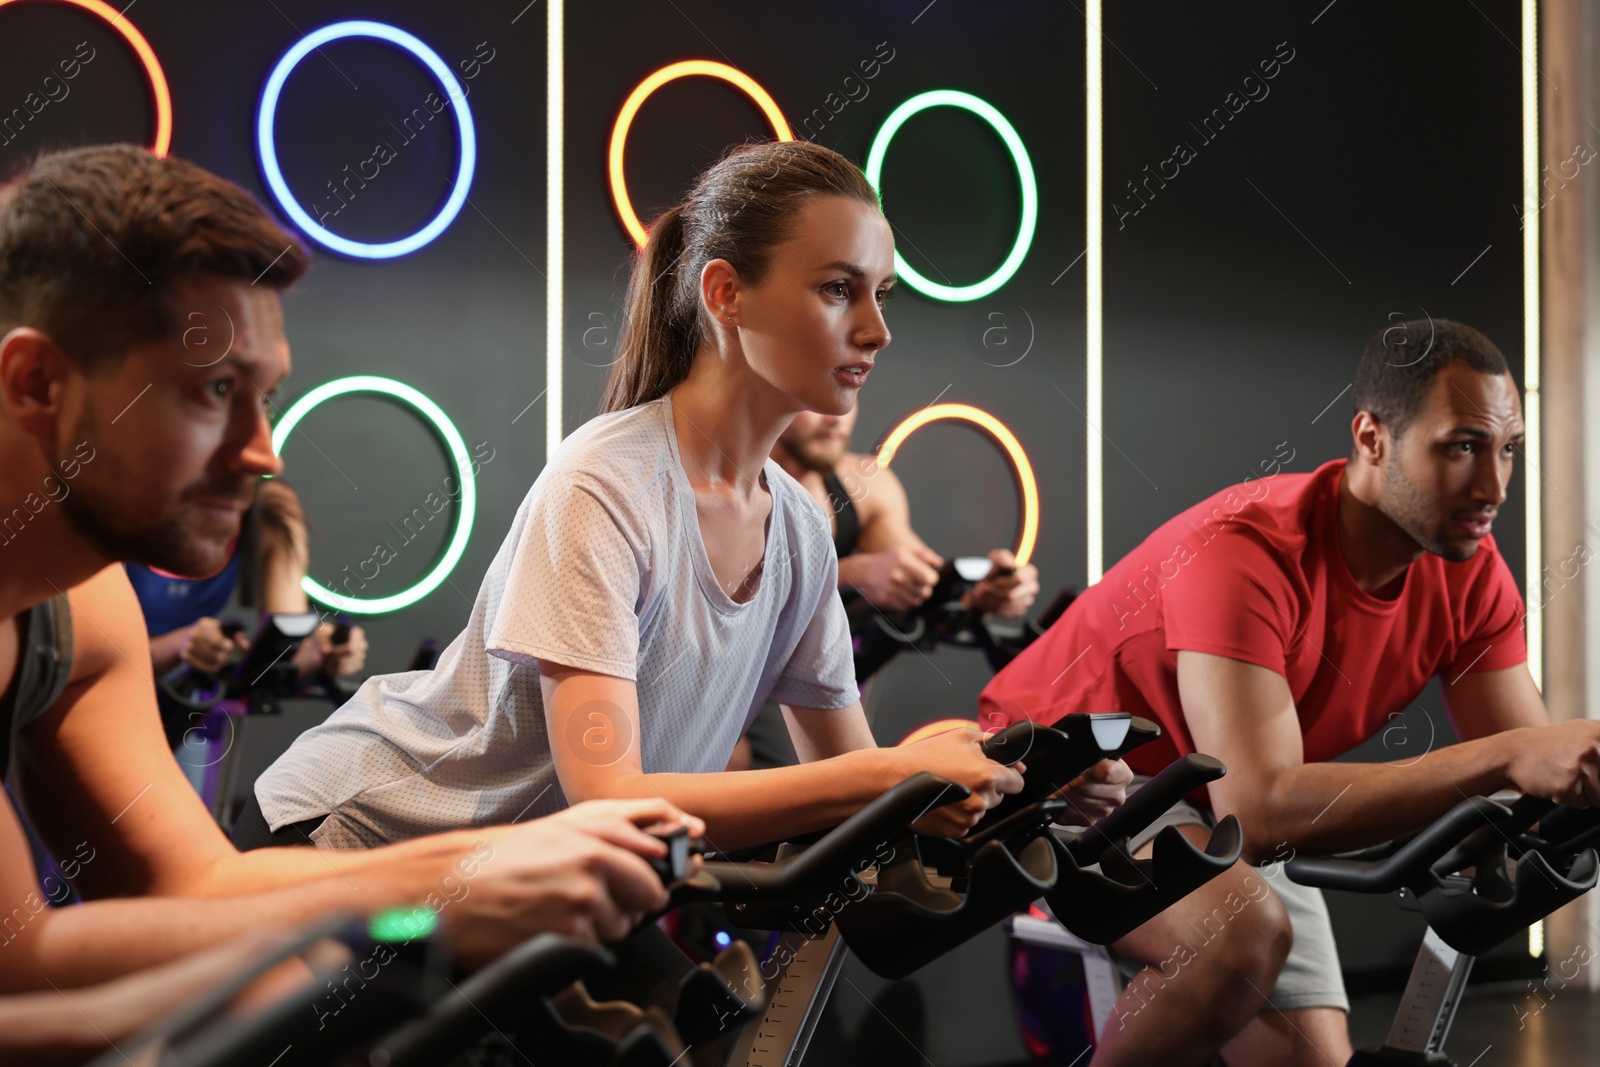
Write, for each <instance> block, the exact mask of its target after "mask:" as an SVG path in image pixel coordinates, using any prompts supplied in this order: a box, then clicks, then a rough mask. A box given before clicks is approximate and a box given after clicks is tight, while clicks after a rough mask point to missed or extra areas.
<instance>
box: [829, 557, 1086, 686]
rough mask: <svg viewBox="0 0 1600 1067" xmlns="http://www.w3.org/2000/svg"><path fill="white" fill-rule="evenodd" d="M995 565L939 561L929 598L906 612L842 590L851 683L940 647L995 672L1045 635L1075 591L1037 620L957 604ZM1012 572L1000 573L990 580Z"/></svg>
mask: <svg viewBox="0 0 1600 1067" xmlns="http://www.w3.org/2000/svg"><path fill="white" fill-rule="evenodd" d="M993 570H994V565H993V563H992V561H990V560H989V559H988V558H987V557H984V556H955V557H952V558H950V559H947V560H945V561H944V564H943V565H942V566H941V567H940V568H939V577H938V579H937V580H936V581H935V583H934V587H933V592H932V593H930V594H929V595H928V599H927V600H925V601H923V602H922V603H921V604H920V605H918V606H917V607H915V608H912V609H911V610H909V611H903V612H886V611H884V610H882V609H881V608H879V607H877V606H876V605H874V604H873V603H872V602H871V601H869V600H868V599H867V598H866V596H864V595H863V594H862V593H861V592H860V591H859V590H857V589H853V588H849V587H846V588H843V589H841V590H840V591H839V595H840V597H841V599H842V600H843V601H844V610H845V616H846V618H848V619H849V620H850V638H851V645H852V648H853V650H854V653H855V667H856V681H857V682H858V683H860V682H864V681H866V680H867V679H868V678H870V677H871V676H872V675H874V674H876V673H877V672H878V671H879V670H881V669H882V668H883V667H884V666H885V665H886V664H888V662H889V661H890V660H892V659H894V657H895V656H897V655H899V654H900V653H901V652H905V651H907V650H910V649H917V650H919V651H922V652H931V651H932V650H933V649H934V647H935V646H937V645H940V644H947V645H956V646H958V647H962V648H976V649H978V650H980V651H981V652H982V653H983V654H984V658H985V659H986V660H987V661H988V663H989V667H990V669H992V670H994V671H996V672H998V671H999V670H1000V669H1001V668H1003V667H1004V666H1005V665H1006V664H1008V663H1010V662H1011V661H1012V660H1013V659H1015V658H1016V657H1017V655H1018V654H1019V653H1021V652H1022V650H1023V649H1025V648H1027V647H1028V645H1030V644H1032V643H1033V641H1034V639H1035V638H1037V637H1038V636H1039V635H1040V634H1042V633H1044V632H1045V631H1046V630H1048V629H1049V628H1050V626H1051V624H1052V623H1054V622H1055V621H1056V620H1057V619H1059V618H1060V617H1061V615H1062V613H1063V612H1065V611H1066V610H1067V608H1068V607H1070V606H1071V605H1072V601H1073V600H1074V599H1076V597H1077V595H1078V591H1077V590H1076V589H1063V590H1061V591H1060V592H1059V593H1057V594H1056V595H1055V597H1054V598H1053V599H1052V600H1051V601H1050V603H1049V604H1048V605H1047V606H1046V607H1045V610H1044V612H1043V613H1042V614H1041V615H1039V617H1038V618H1037V619H1027V618H1024V619H1016V620H1007V619H995V618H987V617H985V613H984V612H982V611H980V610H979V609H977V608H971V607H968V606H967V605H965V604H963V603H962V602H961V598H962V597H964V596H965V595H966V594H967V593H968V592H970V591H971V590H972V587H973V586H975V585H977V584H978V583H979V582H980V581H982V580H983V579H985V578H988V577H990V576H991V572H992V571H993ZM1010 573H1012V572H1011V571H1010V570H1009V569H1004V570H1001V571H999V572H998V573H994V574H993V576H994V577H1006V576H1007V575H1008V574H1010Z"/></svg>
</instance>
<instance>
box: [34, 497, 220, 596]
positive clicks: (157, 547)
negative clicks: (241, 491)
mask: <svg viewBox="0 0 1600 1067" xmlns="http://www.w3.org/2000/svg"><path fill="white" fill-rule="evenodd" d="M61 507H62V510H63V511H64V512H65V514H66V516H67V521H68V522H70V523H72V528H73V529H74V530H76V531H77V532H78V533H79V534H80V535H81V536H82V537H83V538H84V540H86V541H88V542H89V543H90V544H91V545H93V546H94V547H95V548H96V549H97V550H98V551H99V552H100V554H101V555H103V556H106V557H107V558H109V559H113V560H118V561H124V560H125V561H128V562H132V563H142V564H144V565H145V566H147V567H155V568H158V569H160V570H164V571H167V572H168V573H170V574H181V575H184V576H185V577H190V576H204V575H207V574H212V573H214V572H215V571H216V570H217V569H218V567H219V566H220V564H221V563H224V562H226V560H221V559H219V555H220V553H221V551H222V549H223V548H224V547H225V546H219V545H217V544H216V543H215V542H206V541H201V540H199V539H197V538H194V537H192V536H190V535H189V534H188V532H187V531H186V530H185V529H184V527H183V524H182V522H180V521H179V520H177V519H173V518H168V519H152V518H151V516H150V515H149V514H148V513H147V512H142V511H141V512H138V513H129V512H128V511H125V510H124V509H123V508H121V507H120V506H119V504H118V503H117V502H116V501H114V500H110V499H106V498H104V497H103V496H102V495H101V494H99V493H98V492H97V491H96V488H95V487H94V486H91V485H81V486H78V487H77V488H76V489H74V490H73V491H72V494H71V495H70V496H68V497H67V498H66V499H65V500H63V501H62V502H61Z"/></svg>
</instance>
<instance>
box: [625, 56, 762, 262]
mask: <svg viewBox="0 0 1600 1067" xmlns="http://www.w3.org/2000/svg"><path fill="white" fill-rule="evenodd" d="M694 75H702V76H704V77H708V78H721V79H722V80H723V81H725V82H728V83H730V84H732V85H734V86H737V87H738V88H739V89H741V90H743V92H744V94H745V95H746V96H748V97H749V98H750V99H751V100H753V101H755V104H756V106H757V107H759V108H760V109H761V111H762V113H763V114H765V115H766V116H767V121H768V122H770V123H772V132H773V134H774V135H775V136H776V137H777V138H778V140H780V141H792V140H794V132H793V131H792V130H790V129H789V121H788V120H787V119H785V118H784V117H783V112H782V111H780V110H778V103H777V101H775V100H773V99H772V94H771V93H769V92H767V91H766V90H765V89H763V88H762V87H761V86H760V85H759V84H757V82H756V80H755V79H754V78H752V77H750V75H748V74H746V73H745V72H744V71H742V70H739V69H738V68H736V67H730V66H728V65H727V64H726V63H716V62H713V61H711V60H709V59H686V60H684V61H683V62H681V63H672V64H669V65H668V66H665V67H662V68H661V69H660V70H658V71H656V72H655V73H654V74H652V75H650V76H649V77H648V78H646V79H645V80H644V81H642V82H640V83H639V84H638V86H637V87H636V88H635V89H634V90H633V92H631V93H629V94H628V99H627V100H626V101H625V102H624V103H623V105H622V110H621V111H619V112H617V121H616V123H615V124H614V125H613V126H612V127H611V152H610V164H609V167H608V168H607V169H608V173H609V174H610V177H611V200H612V202H613V203H614V204H616V205H617V214H618V215H619V216H620V217H621V218H622V224H623V225H624V226H626V227H627V228H628V233H629V235H630V236H632V237H633V243H634V244H636V245H638V246H639V247H640V248H643V247H644V245H645V242H646V241H648V240H649V234H648V233H647V232H646V231H645V228H644V223H642V222H640V221H639V216H638V214H637V213H636V212H635V211H634V210H633V201H631V200H629V199H628V179H627V177H626V175H624V174H623V172H622V153H623V149H624V148H625V147H626V146H627V143H628V128H629V127H630V126H632V125H633V118H634V116H635V115H637V114H638V113H639V108H640V107H641V106H643V104H644V102H645V100H646V99H648V98H649V96H650V94H651V93H653V92H655V91H656V90H657V89H659V88H661V87H662V86H663V85H665V84H667V83H668V82H670V81H676V80H677V79H679V78H688V77H692V76H694Z"/></svg>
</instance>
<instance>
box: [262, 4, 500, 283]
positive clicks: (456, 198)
mask: <svg viewBox="0 0 1600 1067" xmlns="http://www.w3.org/2000/svg"><path fill="white" fill-rule="evenodd" d="M341 37H375V38H377V39H378V40H380V41H388V42H389V43H390V44H393V45H397V46H398V47H400V48H403V49H405V50H406V51H407V52H410V53H411V54H412V55H413V56H416V57H417V59H419V60H421V61H422V64H423V66H425V67H427V68H428V70H430V71H432V72H433V75H434V77H436V78H437V79H438V80H439V84H440V86H441V87H443V89H444V91H445V93H446V94H447V95H448V96H449V97H450V102H451V104H452V105H453V106H454V107H455V113H456V130H457V131H458V133H459V135H460V140H461V165H460V166H459V167H458V168H457V169H456V181H455V187H454V189H453V190H452V191H451V193H450V198H449V199H448V200H446V201H445V205H444V207H442V208H440V209H439V213H438V214H437V215H435V216H434V217H433V221H431V222H429V223H428V224H427V225H426V226H424V227H423V228H422V229H420V230H418V231H417V232H416V233H414V234H412V235H411V236H409V237H402V238H401V239H400V240H398V241H386V242H383V243H379V244H373V243H368V242H365V241H352V240H350V239H349V238H348V237H340V236H339V235H338V234H336V233H334V232H333V231H332V230H330V229H328V228H327V227H326V226H323V225H322V224H321V223H319V222H318V221H317V220H316V219H314V218H312V216H311V215H310V213H308V212H307V211H306V209H305V208H303V207H301V206H300V205H299V203H298V202H296V200H295V198H294V194H293V193H292V192H290V190H289V183H288V182H286V181H285V180H284V178H283V171H282V170H281V169H280V168H279V167H278V151H277V147H276V143H275V141H274V139H273V135H272V123H273V120H274V119H275V118H276V117H277V111H278V96H279V94H280V93H282V92H283V83H284V82H286V81H288V79H289V73H290V72H291V71H293V70H294V68H295V67H296V66H297V65H298V64H299V63H300V61H301V60H302V59H304V58H305V57H306V56H307V55H308V54H310V53H311V51H312V50H313V49H316V48H320V47H321V46H323V45H325V44H327V43H328V42H329V41H336V40H338V39H339V38H341ZM256 144H257V147H258V149H259V151H260V154H261V169H262V171H263V172H264V173H265V174H266V178H267V186H268V188H270V189H271V190H272V195H273V196H275V197H276V198H277V200H278V203H279V205H281V206H282V208H283V210H284V211H285V212H286V213H288V215H289V217H290V218H291V219H293V220H294V222H295V225H297V226H299V227H300V229H301V231H302V232H303V233H305V234H306V236H308V237H310V238H311V239H312V240H313V241H316V242H317V243H318V244H320V245H324V246H326V247H327V248H330V249H332V250H333V251H335V252H342V253H344V254H345V255H347V256H357V257H359V258H361V259H389V258H391V257H393V256H403V255H405V254H406V253H407V252H415V251H416V250H417V249H419V248H421V247H422V246H423V245H425V244H427V243H428V242H429V241H431V240H433V239H434V238H435V237H437V236H439V235H440V234H441V233H443V232H444V230H445V227H447V226H449V225H450V223H451V222H453V221H454V220H455V217H456V214H457V213H458V212H459V211H460V210H461V205H462V204H464V203H466V200H467V190H468V188H470V187H471V185H472V172H473V169H474V168H475V167H476V166H477V161H478V141H477V134H476V133H475V132H474V128H473V125H472V112H471V110H469V109H468V107H467V94H466V93H465V92H464V91H463V90H462V88H461V83H460V82H458V81H456V76H455V75H454V74H453V73H451V71H450V68H449V67H448V66H446V65H445V62H444V60H442V59H440V58H439V54H438V53H437V52H435V51H434V50H433V49H431V48H429V47H428V46H427V45H425V44H423V43H422V42H421V41H420V40H418V39H417V38H415V37H413V36H412V35H411V34H409V33H406V32H405V31H404V30H400V29H396V28H395V27H393V26H390V25H388V24H387V23H383V22H365V21H354V22H335V23H334V24H333V25H331V26H324V27H323V28H322V29H320V30H317V31H316V32H314V33H311V34H308V35H306V36H305V37H303V38H301V39H300V41H299V43H298V44H296V45H295V46H294V47H293V48H291V49H289V51H288V52H286V53H285V54H284V57H283V58H282V59H280V60H278V65H277V66H276V67H274V68H273V70H272V76H271V77H269V78H268V79H267V87H266V89H265V91H264V92H262V94H261V108H260V110H259V111H258V112H257V115H256Z"/></svg>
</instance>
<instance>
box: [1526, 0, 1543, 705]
mask: <svg viewBox="0 0 1600 1067" xmlns="http://www.w3.org/2000/svg"><path fill="white" fill-rule="evenodd" d="M1522 217H1523V218H1525V219H1528V220H1530V222H1532V223H1533V224H1532V225H1529V226H1524V227H1523V228H1522V351H1523V356H1522V367H1523V370H1522V374H1523V379H1522V380H1523V387H1524V389H1525V391H1526V404H1525V407H1524V417H1525V425H1526V427H1527V431H1528V436H1527V440H1526V442H1525V444H1524V447H1525V448H1526V449H1527V455H1528V457H1529V459H1530V460H1531V462H1529V463H1526V464H1524V465H1525V466H1526V467H1528V468H1529V469H1528V472H1527V474H1526V476H1525V477H1524V479H1523V481H1524V484H1526V485H1527V487H1528V489H1527V508H1528V512H1527V523H1528V533H1527V537H1528V548H1527V560H1528V566H1527V583H1528V584H1527V591H1526V593H1525V598H1526V600H1527V602H1528V605H1529V611H1528V669H1529V670H1530V671H1531V672H1532V673H1533V681H1534V684H1535V685H1537V686H1539V688H1541V689H1543V688H1544V614H1543V611H1542V609H1541V610H1534V609H1533V607H1532V606H1533V605H1535V604H1539V603H1541V602H1542V599H1543V598H1542V590H1541V589H1540V585H1539V576H1540V574H1541V573H1542V572H1543V571H1544V544H1543V536H1544V529H1543V523H1542V522H1541V520H1542V519H1543V518H1544V515H1543V510H1544V493H1543V491H1542V487H1541V485H1540V478H1541V477H1542V476H1541V475H1540V473H1539V471H1540V469H1541V466H1542V464H1543V462H1544V457H1543V456H1542V455H1541V451H1542V449H1541V445H1542V442H1543V433H1542V430H1543V423H1542V419H1541V417H1540V416H1541V412H1540V403H1539V401H1540V398H1539V359H1540V352H1539V345H1540V339H1539V266H1540V264H1539V227H1540V226H1541V225H1542V224H1543V215H1542V214H1541V213H1540V211H1539V5H1538V3H1537V2H1536V0H1523V3H1522Z"/></svg>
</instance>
